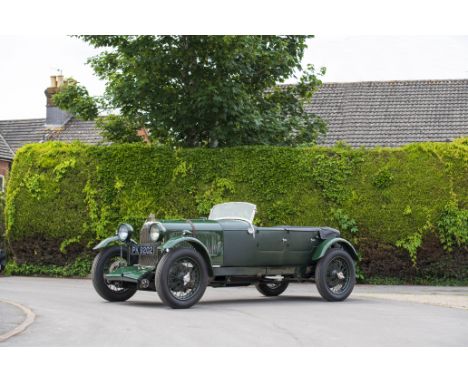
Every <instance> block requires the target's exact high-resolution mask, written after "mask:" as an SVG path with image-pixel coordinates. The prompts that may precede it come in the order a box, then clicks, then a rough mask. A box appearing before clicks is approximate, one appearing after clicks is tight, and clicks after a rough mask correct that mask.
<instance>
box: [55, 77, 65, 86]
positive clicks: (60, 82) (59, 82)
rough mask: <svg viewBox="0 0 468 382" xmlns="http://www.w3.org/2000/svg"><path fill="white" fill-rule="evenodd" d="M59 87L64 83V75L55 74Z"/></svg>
mask: <svg viewBox="0 0 468 382" xmlns="http://www.w3.org/2000/svg"><path fill="white" fill-rule="evenodd" d="M55 79H56V83H57V87H58V88H59V87H60V86H62V84H63V75H62V74H60V75H58V76H55Z"/></svg>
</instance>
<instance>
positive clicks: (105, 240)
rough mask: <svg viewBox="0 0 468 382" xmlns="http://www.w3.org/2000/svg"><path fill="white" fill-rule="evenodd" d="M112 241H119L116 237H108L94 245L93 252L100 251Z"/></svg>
mask: <svg viewBox="0 0 468 382" xmlns="http://www.w3.org/2000/svg"><path fill="white" fill-rule="evenodd" d="M114 241H120V240H119V237H118V236H111V237H108V238H107V239H104V240H103V241H101V242H100V243H99V244H98V245H96V246H95V247H94V248H93V250H97V249H101V248H105V247H107V246H108V245H109V244H110V243H113V242H114Z"/></svg>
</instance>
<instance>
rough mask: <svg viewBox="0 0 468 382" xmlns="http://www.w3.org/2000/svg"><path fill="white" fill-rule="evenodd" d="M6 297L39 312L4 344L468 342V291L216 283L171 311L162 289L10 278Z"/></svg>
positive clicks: (2, 285)
mask: <svg viewBox="0 0 468 382" xmlns="http://www.w3.org/2000/svg"><path fill="white" fill-rule="evenodd" d="M431 296H432V297H431ZM0 300H10V301H14V302H16V303H19V304H21V305H23V306H26V307H28V308H30V309H31V310H32V311H33V312H34V313H35V314H36V317H35V321H34V322H33V323H32V324H31V325H30V326H29V327H28V328H27V329H26V330H25V331H24V332H22V333H21V334H18V335H15V336H13V337H11V338H9V339H7V340H5V341H3V342H0V346H468V309H467V308H468V288H454V287H447V288H432V287H372V286H357V287H356V289H355V291H354V292H353V294H352V295H351V297H350V298H349V299H348V300H347V301H345V302H342V303H329V302H325V301H323V300H322V299H321V298H320V297H319V295H318V293H317V291H316V288H315V285H313V284H302V285H297V284H293V285H290V287H289V288H288V290H286V292H285V293H284V294H283V295H282V296H280V297H275V298H268V297H263V296H261V295H260V294H259V293H258V292H257V290H256V289H255V288H253V287H243V288H218V289H214V288H208V289H207V291H206V293H205V295H204V297H203V298H202V300H201V302H200V303H199V304H198V305H196V306H194V307H193V308H191V309H189V310H172V309H169V308H166V307H165V306H164V305H162V303H161V302H160V300H159V298H158V296H157V294H156V293H154V292H138V293H137V294H136V295H135V296H134V297H133V298H132V299H130V300H129V301H127V302H124V303H109V302H106V301H104V300H102V299H101V298H100V297H99V296H98V295H97V294H96V293H95V292H94V290H93V287H92V285H91V281H90V280H71V279H52V278H32V277H31V278H29V277H2V278H0ZM418 301H419V302H418ZM421 302H423V303H421ZM4 305H5V304H0V331H1V330H2V329H1V328H2V326H1V321H2V317H6V316H7V313H6V312H7V311H6V310H5V308H4V307H3V308H2V306H4ZM440 305H442V306H440ZM443 305H446V306H443ZM449 306H458V308H452V307H449ZM2 309H3V310H2ZM8 309H10V308H8ZM15 314H17V312H16V313H15ZM13 321H17V318H14V320H13ZM8 322H9V324H11V320H10V321H8ZM0 334H2V333H0Z"/></svg>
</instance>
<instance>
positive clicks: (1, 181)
mask: <svg viewBox="0 0 468 382" xmlns="http://www.w3.org/2000/svg"><path fill="white" fill-rule="evenodd" d="M4 191H5V177H4V176H3V175H0V192H4Z"/></svg>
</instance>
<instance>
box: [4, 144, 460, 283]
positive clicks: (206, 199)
mask: <svg viewBox="0 0 468 382" xmlns="http://www.w3.org/2000/svg"><path fill="white" fill-rule="evenodd" d="M467 190H468V144H467V141H466V140H458V141H456V142H454V143H423V144H412V145H409V146H406V147H403V148H396V149H388V148H382V149H380V148H379V149H372V150H365V149H358V150H356V149H350V148H349V147H345V146H337V147H334V148H323V147H312V148H280V147H239V148H229V149H176V150H174V149H171V148H167V147H161V146H150V145H145V144H122V145H111V146H87V145H84V144H80V143H72V144H64V143H58V142H51V143H44V144H32V145H27V146H25V147H23V148H22V149H21V150H19V152H18V153H17V155H16V158H15V161H14V164H13V168H12V172H11V176H10V180H9V184H8V192H7V202H6V229H7V238H8V242H9V247H10V251H11V252H12V253H13V255H14V259H15V261H16V264H15V267H16V268H18V267H19V266H20V265H21V264H28V265H31V264H36V265H41V266H43V265H48V264H50V265H58V266H68V267H70V266H71V264H73V263H75V262H76V261H77V259H80V258H81V257H83V256H85V257H86V256H89V254H90V249H89V248H90V247H92V245H93V244H95V243H96V241H97V240H99V239H102V238H104V237H107V236H109V235H111V234H113V233H114V232H115V229H116V227H117V225H118V223H119V222H123V221H127V222H129V223H131V224H133V225H134V226H135V227H136V228H137V229H138V227H139V226H140V225H141V223H142V221H143V220H144V219H145V218H146V217H147V216H148V214H149V213H150V212H153V213H155V215H156V216H157V217H159V218H163V219H164V218H182V217H187V218H189V217H197V216H200V215H206V214H207V213H208V211H209V209H210V207H211V206H212V205H213V204H215V203H218V202H221V201H231V200H244V201H249V202H253V203H255V204H257V206H258V215H257V217H256V221H255V223H256V224H257V225H276V224H291V225H330V226H334V227H338V228H340V229H341V230H342V234H343V236H345V237H348V238H350V239H351V240H352V241H353V242H354V243H355V244H356V247H357V248H358V251H359V252H360V254H361V256H362V261H361V265H360V267H361V270H360V272H361V276H364V277H366V278H376V277H378V278H385V277H388V278H395V277H396V278H398V279H400V280H406V281H411V280H416V279H418V280H426V279H427V280H432V279H437V280H467V279H468V274H467V272H468V263H467V258H468V256H467V246H468V210H467V206H468V193H467ZM18 272H19V271H18Z"/></svg>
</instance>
